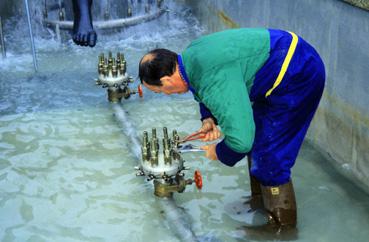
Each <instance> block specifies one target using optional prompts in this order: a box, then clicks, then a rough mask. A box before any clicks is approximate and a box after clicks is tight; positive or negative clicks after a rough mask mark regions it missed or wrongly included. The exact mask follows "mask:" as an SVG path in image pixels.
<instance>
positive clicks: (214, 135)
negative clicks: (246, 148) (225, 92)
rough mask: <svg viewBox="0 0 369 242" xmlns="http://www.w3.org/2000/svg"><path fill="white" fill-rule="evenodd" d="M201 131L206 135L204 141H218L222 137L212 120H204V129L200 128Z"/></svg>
mask: <svg viewBox="0 0 369 242" xmlns="http://www.w3.org/2000/svg"><path fill="white" fill-rule="evenodd" d="M199 131H202V132H204V133H205V138H203V139H202V141H212V140H216V139H218V138H219V137H220V134H221V133H220V131H219V129H218V127H217V126H216V125H215V123H214V120H213V119H212V118H207V119H204V120H203V121H202V127H201V128H200V130H199Z"/></svg>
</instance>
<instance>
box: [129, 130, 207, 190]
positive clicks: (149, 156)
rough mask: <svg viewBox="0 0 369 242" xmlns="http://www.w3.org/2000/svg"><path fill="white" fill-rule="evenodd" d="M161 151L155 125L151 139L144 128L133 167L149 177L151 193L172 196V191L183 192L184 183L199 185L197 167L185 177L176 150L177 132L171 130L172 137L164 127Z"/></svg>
mask: <svg viewBox="0 0 369 242" xmlns="http://www.w3.org/2000/svg"><path fill="white" fill-rule="evenodd" d="M163 134H164V138H163V140H162V152H159V151H160V145H159V140H158V137H157V135H156V129H152V134H151V139H149V134H148V132H146V131H144V132H143V138H142V144H141V151H142V161H141V164H140V166H138V167H136V170H137V171H138V172H137V174H136V175H137V176H145V177H146V179H147V180H148V181H151V180H153V182H154V190H155V191H154V194H155V195H156V196H158V197H172V196H173V193H174V192H179V193H182V192H183V191H184V190H185V188H186V186H187V185H191V184H192V183H195V184H196V186H197V188H198V189H201V188H202V177H201V173H200V172H199V171H196V172H195V175H194V178H193V179H191V178H190V179H185V174H184V171H185V170H188V169H189V168H188V167H185V166H184V162H185V160H183V159H182V157H181V155H180V151H179V143H178V142H179V140H180V139H179V136H178V134H177V131H176V130H173V134H172V138H169V136H168V130H167V128H166V127H164V128H163Z"/></svg>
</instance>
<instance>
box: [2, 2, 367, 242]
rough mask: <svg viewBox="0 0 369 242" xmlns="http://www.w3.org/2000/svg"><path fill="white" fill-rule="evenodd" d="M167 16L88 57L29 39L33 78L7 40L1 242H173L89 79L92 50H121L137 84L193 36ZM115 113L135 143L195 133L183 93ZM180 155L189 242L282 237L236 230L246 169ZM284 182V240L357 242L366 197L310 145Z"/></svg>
mask: <svg viewBox="0 0 369 242" xmlns="http://www.w3.org/2000/svg"><path fill="white" fill-rule="evenodd" d="M170 7H171V8H172V9H174V11H172V12H170V13H169V15H164V16H162V17H161V18H160V19H159V20H155V21H153V22H151V23H146V24H143V25H141V26H136V27H133V28H129V29H127V30H125V31H123V32H120V33H115V34H109V35H108V34H103V33H101V34H100V35H99V42H98V44H97V46H96V47H95V48H92V49H91V48H82V47H77V46H75V45H73V44H72V43H71V41H67V42H66V43H64V44H59V43H58V42H57V41H55V40H53V39H52V37H49V38H48V37H47V36H46V37H44V36H43V37H42V38H41V37H39V36H36V46H37V50H38V53H37V57H38V60H39V66H40V70H39V72H38V73H37V74H35V73H34V72H33V69H32V68H33V66H32V57H31V55H30V49H27V48H29V46H28V40H27V39H24V40H22V39H19V40H18V41H19V45H20V46H24V47H25V48H24V49H23V48H22V49H18V47H17V46H18V45H17V44H16V43H13V44H10V46H9V50H8V58H7V59H6V60H0V72H1V76H0V241H179V238H178V237H177V236H176V235H175V234H174V233H173V228H172V227H171V224H169V221H168V220H167V219H166V218H165V216H164V215H163V208H162V207H161V205H160V203H159V199H158V198H156V197H155V196H154V195H153V188H152V184H151V183H148V182H146V181H145V180H144V179H143V178H142V177H136V176H135V170H134V166H135V165H137V160H136V158H135V156H134V154H133V153H132V152H131V146H132V143H131V140H130V138H129V137H128V136H127V134H126V133H125V132H124V129H123V127H122V124H121V123H119V122H117V119H116V118H115V117H114V109H113V108H112V106H111V105H110V104H109V103H108V102H107V100H106V93H105V91H106V90H104V89H102V88H100V87H96V86H95V85H94V80H93V79H94V78H96V76H97V73H96V64H97V56H98V54H99V53H100V52H105V53H107V51H109V50H112V51H113V52H117V51H121V52H124V53H125V56H126V58H127V62H128V71H129V73H130V74H131V75H132V76H134V77H136V76H137V63H138V61H139V59H140V58H141V56H142V55H143V54H144V53H145V52H146V51H147V50H149V49H152V48H155V47H167V48H171V49H173V50H175V51H180V50H181V49H183V48H184V47H185V46H186V45H187V44H188V43H189V42H190V40H191V39H193V38H196V37H198V36H199V35H201V34H202V33H203V30H202V28H201V27H200V26H199V25H198V24H197V22H196V19H195V18H193V17H192V16H191V14H190V12H189V11H188V10H187V9H186V8H184V6H182V5H174V4H171V5H170ZM20 21H22V20H20ZM11 24H12V23H11V22H7V24H6V28H5V30H6V31H7V33H8V39H12V38H11V36H10V35H16V34H19V33H20V32H24V31H26V30H27V29H26V28H23V29H22V28H21V27H19V29H15V30H12V29H11V27H10V26H11ZM17 31H18V32H17ZM40 35H41V34H40ZM13 39H14V38H13ZM121 107H122V108H123V109H124V110H125V111H126V115H127V118H128V121H127V122H130V124H131V125H132V126H133V128H134V129H135V130H134V133H136V135H141V134H142V132H143V131H145V130H151V128H153V127H156V128H158V129H159V128H160V129H161V128H162V127H164V126H166V127H168V129H169V130H172V129H177V130H178V131H179V133H180V134H181V135H185V134H188V133H191V132H193V131H195V130H197V129H198V128H199V126H200V121H199V112H198V107H197V104H196V103H195V101H194V100H193V98H192V96H191V94H186V95H182V96H178V95H174V96H172V97H165V96H162V95H154V94H152V93H148V92H147V90H146V92H145V97H144V99H139V98H137V97H133V98H131V99H129V100H128V101H123V102H122V104H121ZM159 135H161V133H160V132H159ZM183 157H184V158H185V160H186V163H187V165H188V166H190V167H191V168H192V169H191V170H190V171H187V173H186V175H187V177H190V176H191V175H192V173H193V171H194V169H200V170H201V171H202V173H203V179H204V188H203V189H202V191H198V190H197V189H196V188H194V187H193V186H192V187H191V186H189V187H187V189H186V191H185V192H184V193H183V194H176V195H175V198H174V199H175V202H176V204H177V206H178V213H179V214H180V215H181V219H182V221H183V223H185V224H186V225H187V226H188V228H189V229H190V230H192V231H193V232H194V234H195V235H196V236H197V238H198V239H199V240H200V241H275V240H283V239H284V238H279V237H272V236H270V235H268V234H260V233H259V234H251V233H249V232H248V233H246V232H245V231H244V230H243V229H242V225H243V222H244V221H245V220H246V218H247V212H246V210H247V207H245V206H244V205H242V202H243V201H244V200H245V196H247V195H249V193H250V192H249V184H248V183H249V182H248V173H247V167H246V161H245V160H242V161H241V162H239V163H238V164H237V165H236V166H235V167H232V168H230V167H226V166H224V165H222V164H221V163H219V162H216V161H208V160H206V159H205V158H204V157H203V156H202V155H201V154H185V155H183ZM293 179H294V184H295V190H296V196H297V203H298V213H299V217H298V235H297V236H296V237H293V238H289V240H292V241H367V238H368V237H369V230H368V229H367V228H368V227H369V197H368V196H367V195H365V194H364V193H363V192H362V191H361V190H359V189H357V188H356V187H355V186H353V185H352V184H350V183H349V182H347V181H346V180H345V179H344V178H342V177H341V176H339V175H338V174H337V173H336V172H335V171H334V170H333V168H332V167H331V166H330V165H329V164H328V163H327V160H325V159H324V158H323V157H322V156H321V155H320V154H319V153H318V152H316V151H315V150H314V149H312V148H311V147H310V146H309V145H304V146H303V148H302V150H301V152H300V155H299V158H298V160H297V164H296V166H295V168H294V170H293Z"/></svg>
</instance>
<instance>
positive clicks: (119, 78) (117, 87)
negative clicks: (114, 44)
mask: <svg viewBox="0 0 369 242" xmlns="http://www.w3.org/2000/svg"><path fill="white" fill-rule="evenodd" d="M97 69H98V73H99V78H98V79H97V80H96V85H101V86H102V87H103V88H107V90H108V100H109V102H113V103H117V102H120V101H121V100H122V98H124V99H128V98H130V96H131V95H132V94H139V96H140V97H142V96H143V93H142V88H141V85H138V88H137V91H135V90H131V89H130V88H129V84H130V83H133V82H134V80H133V78H132V77H130V76H129V75H128V74H127V62H126V60H125V58H124V55H123V54H122V53H119V52H118V53H117V56H116V58H114V57H113V54H112V52H109V55H108V57H107V58H105V57H104V54H103V53H101V54H100V56H99V63H98V66H97Z"/></svg>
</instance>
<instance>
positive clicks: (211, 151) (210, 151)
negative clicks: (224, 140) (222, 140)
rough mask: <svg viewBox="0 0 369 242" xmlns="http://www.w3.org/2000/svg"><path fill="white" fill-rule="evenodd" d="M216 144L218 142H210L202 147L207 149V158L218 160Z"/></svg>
mask: <svg viewBox="0 0 369 242" xmlns="http://www.w3.org/2000/svg"><path fill="white" fill-rule="evenodd" d="M216 146H217V144H210V145H205V146H202V147H201V149H203V150H205V156H206V158H208V159H210V160H218V156H217V152H216V150H215V147H216Z"/></svg>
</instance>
